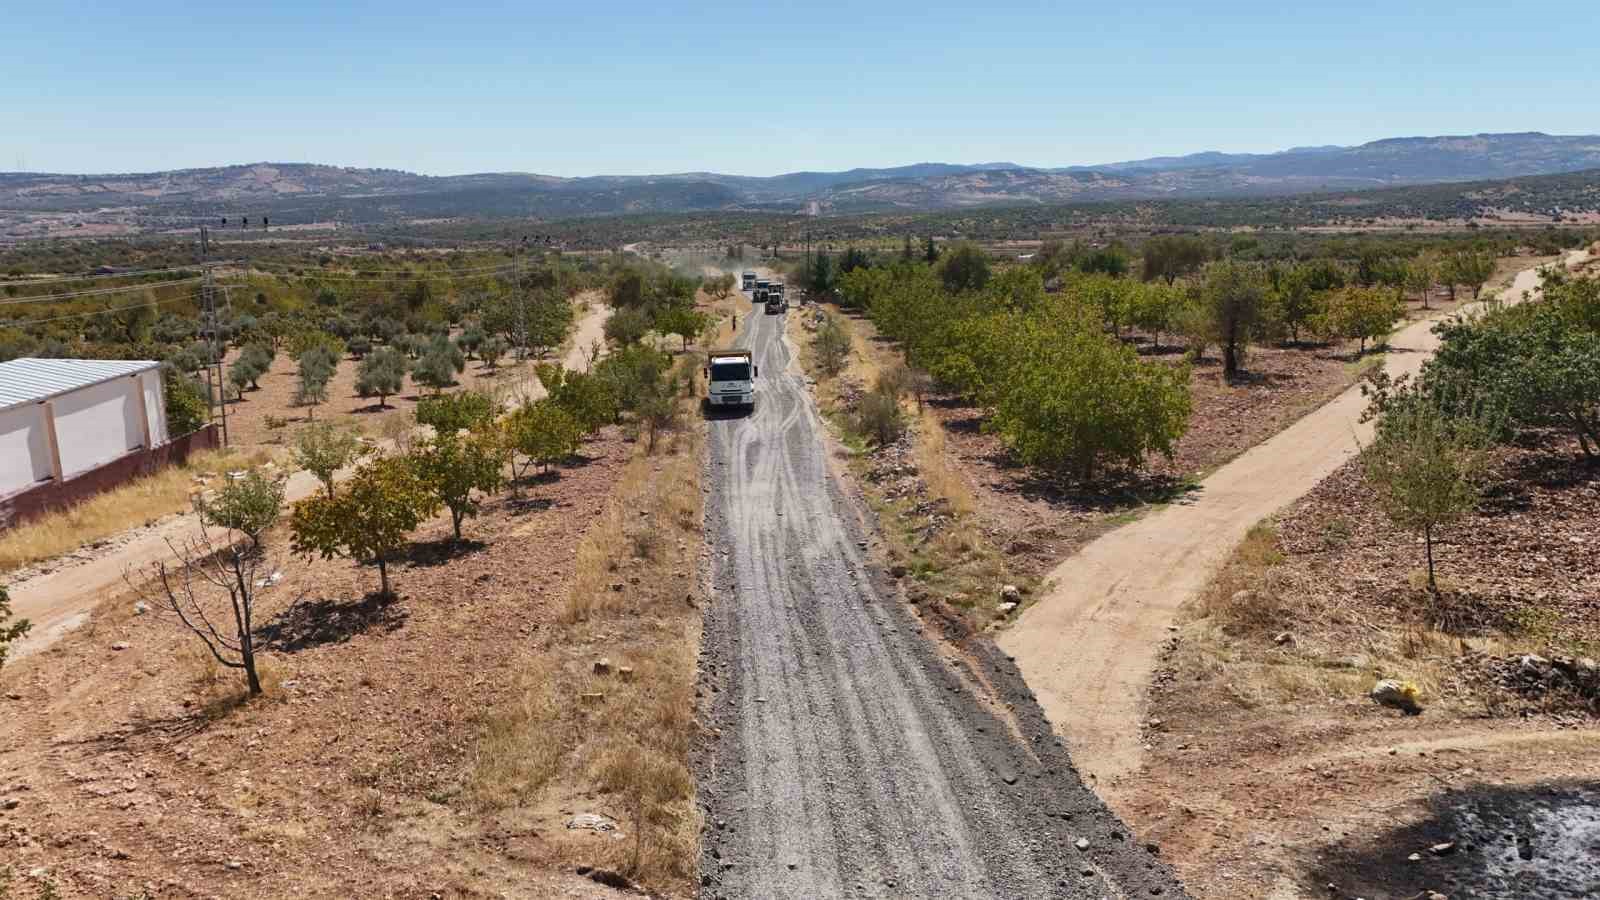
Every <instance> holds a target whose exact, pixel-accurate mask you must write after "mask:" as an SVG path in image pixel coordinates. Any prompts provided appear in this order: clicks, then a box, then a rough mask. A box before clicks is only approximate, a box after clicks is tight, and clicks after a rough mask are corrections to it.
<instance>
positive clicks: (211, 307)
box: [200, 225, 228, 447]
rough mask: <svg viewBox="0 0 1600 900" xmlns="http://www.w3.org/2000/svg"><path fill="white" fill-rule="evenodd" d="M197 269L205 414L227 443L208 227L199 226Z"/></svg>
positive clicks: (220, 349)
mask: <svg viewBox="0 0 1600 900" xmlns="http://www.w3.org/2000/svg"><path fill="white" fill-rule="evenodd" d="M200 269H201V273H202V274H203V275H204V279H203V280H202V281H201V283H200V339H201V340H202V341H204V342H205V345H206V356H207V359H206V413H207V418H208V419H210V421H211V422H212V423H213V424H217V423H218V422H220V423H221V426H222V446H224V447H226V446H228V398H227V395H225V394H224V393H223V391H224V390H226V387H225V385H226V382H224V381H223V380H222V357H223V355H224V354H223V351H222V347H221V346H220V342H219V341H218V340H217V335H218V333H219V331H220V329H219V328H218V325H217V295H216V285H215V283H214V282H213V280H212V275H211V229H209V228H207V227H206V226H204V225H201V226H200Z"/></svg>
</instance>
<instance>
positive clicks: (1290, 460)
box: [999, 251, 1586, 786]
mask: <svg viewBox="0 0 1600 900" xmlns="http://www.w3.org/2000/svg"><path fill="white" fill-rule="evenodd" d="M1585 257H1586V254H1585V253H1584V252H1583V251H1575V252H1574V253H1572V254H1570V255H1569V256H1568V258H1567V263H1568V264H1569V265H1570V264H1575V263H1577V262H1578V261H1580V260H1582V259H1584V258H1585ZM1538 285H1539V277H1538V271H1537V270H1536V269H1526V270H1524V271H1522V272H1519V273H1517V276H1516V278H1515V279H1514V280H1513V282H1512V284H1511V286H1510V287H1509V288H1508V289H1507V290H1506V291H1505V292H1504V294H1503V296H1504V297H1505V298H1506V299H1507V301H1509V302H1517V301H1518V300H1520V299H1521V298H1522V296H1523V294H1524V292H1527V293H1529V294H1536V293H1537V292H1538ZM1436 321H1437V319H1425V320H1422V321H1418V322H1415V323H1412V324H1411V325H1409V326H1407V327H1406V328H1404V329H1402V330H1400V331H1399V332H1397V333H1396V334H1395V335H1394V337H1393V338H1392V339H1391V341H1390V349H1389V353H1388V356H1387V357H1386V359H1385V361H1384V367H1385V368H1386V369H1387V370H1388V372H1389V374H1391V375H1394V376H1399V375H1401V374H1405V373H1416V372H1417V371H1418V370H1420V369H1421V368H1422V363H1423V362H1424V361H1425V360H1426V359H1427V358H1428V357H1429V356H1431V355H1432V354H1433V352H1434V350H1436V349H1437V348H1438V345H1439V339H1438V337H1437V336H1436V335H1434V334H1433V332H1432V328H1433V325H1434V322H1436ZM1365 408H1366V398H1364V397H1363V396H1362V395H1361V391H1360V388H1359V387H1354V388H1351V389H1349V390H1347V391H1345V392H1344V393H1343V394H1340V395H1339V396H1338V397H1337V398H1335V399H1334V400H1332V401H1331V402H1329V403H1328V404H1327V405H1325V406H1323V407H1321V408H1319V409H1317V410H1316V411H1314V412H1312V413H1310V414H1308V415H1306V416H1305V417H1304V418H1302V419H1301V420H1299V421H1298V422H1296V423H1295V424H1293V425H1291V426H1289V427H1288V428H1286V429H1285V430H1283V431H1282V432H1280V433H1279V434H1277V435H1276V436H1274V437H1273V438H1271V439H1269V440H1267V441H1265V442H1263V443H1261V444H1259V445H1257V446H1256V447H1254V448H1252V449H1251V450H1249V451H1248V452H1246V453H1244V454H1243V455H1241V456H1240V457H1238V458H1237V459H1235V460H1234V461H1233V462H1230V463H1228V464H1227V465H1225V466H1223V467H1222V468H1221V469H1219V470H1217V472H1216V473H1214V474H1213V475H1212V476H1211V477H1210V478H1207V479H1206V480H1205V481H1204V482H1203V483H1202V484H1201V485H1200V489H1199V491H1198V492H1197V493H1196V495H1195V496H1194V497H1192V498H1189V499H1186V500H1184V501H1182V502H1179V503H1175V504H1172V505H1171V506H1168V507H1166V508H1164V509H1162V510H1160V511H1158V512H1154V513H1151V514H1150V515H1147V516H1145V517H1144V518H1142V519H1140V520H1138V521H1136V522H1133V523H1131V524H1129V525H1125V526H1123V527H1121V528H1118V529H1117V530H1115V531H1112V532H1110V533H1109V534H1106V535H1105V536H1103V537H1101V538H1100V539H1098V540H1096V541H1094V542H1092V543H1090V544H1089V545H1088V546H1086V547H1084V548H1083V549H1082V550H1080V551H1078V552H1077V553H1076V554H1074V555H1073V556H1071V557H1069V558H1067V559H1066V560H1065V561H1063V562H1062V563H1061V564H1060V565H1059V566H1057V567H1056V568H1055V569H1054V570H1053V571H1052V572H1051V573H1050V575H1049V576H1048V578H1049V583H1051V584H1053V587H1052V588H1051V589H1050V591H1049V593H1048V594H1047V595H1045V596H1044V597H1043V598H1041V599H1040V600H1039V602H1038V603H1036V604H1034V605H1033V606H1031V607H1029V608H1028V609H1027V610H1025V611H1024V612H1023V614H1022V615H1021V616H1020V617H1019V618H1018V619H1017V621H1016V622H1015V623H1014V624H1013V625H1012V626H1011V627H1010V628H1009V629H1007V630H1006V631H1005V632H1003V633H1002V634H1001V635H1000V637H999V645H1000V647H1001V649H1003V650H1004V651H1005V652H1006V653H1007V654H1009V655H1011V656H1012V657H1014V658H1015V661H1016V664H1017V667H1018V668H1019V669H1020V670H1021V671H1022V674H1023V676H1024V677H1025V678H1026V679H1027V684H1028V686H1029V687H1030V688H1032V689H1033V690H1034V691H1035V692H1037V694H1038V696H1039V701H1040V703H1041V704H1043V706H1044V710H1045V713H1046V714H1047V715H1048V716H1049V718H1050V721H1051V722H1052V723H1053V724H1054V725H1055V727H1056V728H1057V729H1058V730H1059V731H1060V733H1061V734H1062V735H1064V736H1065V737H1066V739H1067V746H1068V747H1069V748H1070V749H1071V751H1072V758H1073V760H1074V761H1075V762H1076V763H1077V764H1078V766H1079V768H1080V770H1082V771H1083V772H1085V773H1088V774H1090V775H1092V776H1094V777H1095V778H1097V779H1099V783H1100V785H1101V786H1107V785H1109V784H1111V783H1114V781H1115V779H1117V778H1120V777H1121V776H1124V775H1127V774H1129V773H1131V772H1134V771H1137V769H1138V768H1139V764H1140V759H1141V749H1142V744H1141V742H1140V737H1139V725H1140V722H1141V721H1142V719H1143V716H1142V714H1141V713H1142V709H1143V705H1144V691H1145V688H1146V686H1147V685H1148V684H1149V681H1150V677H1151V675H1152V673H1153V672H1154V671H1155V666H1156V662H1157V659H1158V657H1159V654H1160V652H1161V647H1162V644H1163V642H1164V641H1165V639H1166V638H1167V636H1168V632H1167V626H1168V625H1169V624H1171V623H1172V621H1173V618H1174V616H1175V615H1176V613H1177V611H1178V608H1179V607H1180V606H1182V605H1183V604H1184V603H1185V602H1187V601H1188V600H1190V599H1191V598H1193V597H1195V596H1197V595H1198V594H1199V592H1200V591H1201V590H1202V589H1203V588H1204V587H1205V585H1206V583H1207V582H1208V581H1209V580H1210V578H1211V575H1212V573H1213V572H1214V571H1215V570H1216V568H1217V566H1218V565H1220V564H1221V563H1222V561H1223V560H1225V559H1227V557H1228V555H1229V554H1231V553H1232V552H1233V549H1234V548H1235V547H1236V546H1238V544H1239V542H1240V541H1241V540H1243V539H1244V536H1245V534H1246V533H1247V532H1248V531H1249V530H1250V528H1251V527H1252V526H1253V525H1255V524H1256V523H1257V522H1260V521H1261V520H1262V519H1264V518H1266V517H1267V516H1270V515H1272V514H1273V513H1275V512H1277V511H1278V510H1279V509H1282V508H1283V507H1284V506H1286V505H1288V504H1289V503H1292V502H1294V501H1295V500H1297V499H1299V498H1300V497H1302V496H1304V495H1305V494H1306V493H1307V492H1309V491H1310V490H1311V489H1312V488H1314V487H1316V486H1317V484H1318V482H1320V481H1322V479H1324V478H1326V477H1327V476H1328V475H1330V474H1332V472H1333V471H1334V470H1335V469H1337V468H1339V466H1341V465H1343V464H1344V463H1345V462H1346V461H1347V460H1349V459H1350V458H1351V457H1352V456H1353V455H1354V454H1355V453H1356V451H1357V449H1358V443H1357V442H1358V441H1360V440H1365V439H1366V437H1367V436H1368V435H1370V433H1371V425H1370V424H1368V425H1363V424H1361V422H1360V418H1361V413H1362V411H1363V410H1364V409H1365Z"/></svg>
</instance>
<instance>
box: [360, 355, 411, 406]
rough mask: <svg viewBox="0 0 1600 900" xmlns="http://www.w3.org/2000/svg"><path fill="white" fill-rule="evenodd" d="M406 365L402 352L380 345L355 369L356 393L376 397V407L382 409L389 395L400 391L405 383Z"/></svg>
mask: <svg viewBox="0 0 1600 900" xmlns="http://www.w3.org/2000/svg"><path fill="white" fill-rule="evenodd" d="M407 368H408V365H407V363H406V358H405V355H404V354H403V353H401V352H400V351H399V350H396V349H394V348H393V347H380V348H378V349H377V350H374V351H373V352H372V353H370V354H368V355H367V357H366V358H365V359H363V360H361V368H359V369H357V370H356V393H358V394H360V395H361V396H363V397H377V398H378V408H379V409H383V408H384V407H385V406H387V404H386V403H385V402H384V401H386V400H387V399H388V398H389V397H390V396H391V395H393V394H398V393H400V389H401V387H403V386H404V385H405V380H406V369H407Z"/></svg>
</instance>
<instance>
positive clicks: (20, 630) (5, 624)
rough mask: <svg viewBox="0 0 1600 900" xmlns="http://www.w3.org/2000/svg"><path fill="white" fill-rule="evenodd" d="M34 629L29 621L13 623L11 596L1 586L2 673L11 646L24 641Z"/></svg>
mask: <svg viewBox="0 0 1600 900" xmlns="http://www.w3.org/2000/svg"><path fill="white" fill-rule="evenodd" d="M32 629H33V624H32V623H31V622H29V621H28V620H27V619H17V620H15V621H12V613H11V594H10V592H8V591H7V590H6V587H5V585H0V671H4V669H5V667H6V656H7V655H9V654H10V653H11V645H12V644H13V643H15V642H17V641H20V640H22V638H23V636H24V635H26V634H27V633H28V632H29V631H31V630H32Z"/></svg>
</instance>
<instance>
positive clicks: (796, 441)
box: [697, 311, 1183, 898]
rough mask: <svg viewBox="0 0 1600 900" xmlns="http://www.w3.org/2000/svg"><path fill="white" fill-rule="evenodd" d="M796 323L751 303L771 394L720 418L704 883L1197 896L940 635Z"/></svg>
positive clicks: (843, 892)
mask: <svg viewBox="0 0 1600 900" xmlns="http://www.w3.org/2000/svg"><path fill="white" fill-rule="evenodd" d="M803 314H805V313H804V312H799V311H796V312H792V313H790V314H789V315H803ZM784 318H785V317H784V316H778V315H772V316H768V315H762V314H761V313H759V312H756V313H754V314H752V315H750V316H748V317H746V319H745V323H744V326H745V327H744V328H743V330H742V332H741V334H740V338H739V345H740V346H744V347H748V348H749V349H751V350H752V351H753V353H754V356H755V360H756V363H757V364H758V365H759V366H760V370H761V371H760V376H759V378H758V380H757V391H758V404H757V407H756V409H755V411H754V413H753V414H751V415H749V416H748V417H739V418H714V419H713V420H712V421H711V422H710V423H709V448H710V449H709V454H708V459H707V462H706V466H707V478H706V483H707V484H708V486H709V487H708V490H709V492H710V496H709V497H708V498H707V499H708V503H707V514H706V531H707V541H708V543H709V551H710V561H711V562H710V572H709V578H710V581H711V586H712V592H713V599H712V602H711V604H710V608H709V609H708V612H707V615H706V631H705V640H704V643H703V647H702V660H701V668H702V676H701V679H702V692H703V694H704V695H705V696H706V697H707V698H709V699H708V700H707V704H708V708H707V709H706V710H705V711H704V712H705V715H706V716H707V719H708V725H709V726H711V727H712V728H713V729H714V732H713V733H714V734H716V735H717V737H716V738H715V739H714V740H713V741H712V742H711V743H710V746H708V747H706V748H703V749H702V751H701V752H700V754H699V755H700V758H699V759H698V760H697V769H698V775H699V790H700V798H701V802H702V804H703V805H704V806H705V808H706V821H707V825H708V828H707V834H706V839H705V841H704V844H703V847H702V852H703V858H702V869H701V871H702V873H703V877H702V884H703V885H704V887H703V889H702V894H703V896H705V897H707V898H713V897H726V898H756V897H760V898H819V897H828V898H834V897H941V898H964V897H971V898H996V897H1017V898H1023V897H1026V898H1041V897H1074V898H1076V897H1089V898H1099V897H1104V896H1121V895H1123V894H1124V893H1125V894H1126V895H1127V896H1151V895H1152V893H1160V894H1162V895H1164V896H1168V897H1173V896H1178V897H1181V896H1183V892H1182V890H1181V888H1180V887H1179V886H1178V885H1177V883H1176V881H1175V880H1174V879H1173V876H1172V874H1171V873H1170V871H1169V870H1168V869H1167V868H1166V866H1165V865H1164V864H1162V863H1161V862H1160V861H1159V858H1158V857H1157V856H1155V855H1154V854H1152V853H1151V852H1150V851H1148V850H1147V849H1145V848H1144V847H1143V846H1141V845H1138V844H1137V843H1136V842H1134V841H1133V839H1132V836H1131V835H1130V834H1129V833H1128V831H1127V829H1126V828H1124V827H1123V826H1122V824H1121V823H1120V822H1118V821H1117V820H1116V818H1115V817H1114V816H1113V815H1112V814H1111V813H1110V812H1108V811H1107V810H1106V808H1105V807H1104V805H1103V804H1101V802H1100V801H1099V799H1098V798H1097V797H1096V796H1095V795H1094V794H1093V792H1091V791H1089V790H1088V789H1087V788H1085V787H1084V785H1083V784H1082V782H1081V781H1080V780H1079V779H1078V777H1077V775H1076V774H1075V773H1074V771H1073V770H1072V768H1071V764H1070V763H1069V761H1068V760H1067V758H1066V755H1065V752H1064V750H1063V749H1062V748H1061V746H1060V743H1059V742H1058V741H1057V740H1056V739H1055V738H1054V736H1053V735H1052V734H1051V733H1050V730H1049V726H1048V724H1047V722H1046V721H1045V720H1044V718H1043V715H1042V713H1041V711H1040V710H1039V709H1038V707H1037V706H1036V705H1035V704H1034V703H1033V701H1032V699H1031V698H1030V697H1029V695H1028V694H1027V693H1026V689H1025V688H1023V687H1022V684H1021V681H1020V679H1019V677H1018V675H1017V672H1016V670H1015V668H1014V667H1012V666H1010V665H1009V663H1007V662H1006V661H1005V659H1004V657H1002V656H1001V655H1000V654H998V653H996V652H995V651H994V649H993V645H992V644H990V643H989V642H988V641H987V640H986V639H983V638H975V639H971V640H969V641H967V642H966V643H965V645H964V646H963V647H962V648H961V650H960V652H957V651H955V650H952V649H950V648H949V647H946V646H944V645H938V644H936V643H935V642H934V641H933V640H931V639H930V638H929V637H928V636H926V635H925V634H924V633H923V626H922V623H921V622H920V621H919V620H918V619H917V617H916V616H915V615H914V614H912V613H911V612H910V610H909V607H908V606H907V605H906V604H905V603H904V602H903V601H902V600H901V599H900V596H899V593H898V591H897V590H895V588H894V586H893V582H892V581H890V580H889V579H887V578H886V576H885V575H884V573H883V571H882V569H881V568H880V567H879V566H878V565H877V564H875V563H874V562H873V561H872V560H871V558H870V555H869V552H868V550H867V547H868V546H869V545H870V543H871V540H870V538H871V533H872V532H871V529H870V528H869V527H866V526H864V525H863V523H862V519H861V515H862V513H861V505H860V501H859V498H858V497H857V496H856V495H855V494H853V493H851V492H849V491H848V490H847V489H846V487H845V486H844V484H843V482H841V480H839V479H838V478H837V477H835V474H834V473H833V472H831V471H830V464H829V459H828V454H829V450H828V444H827V442H826V441H825V439H824V437H823V434H822V424H821V421H820V419H819V417H818V415H817V412H816V409H815V407H814V406H813V404H812V401H811V399H810V395H809V394H808V392H807V390H806V385H805V379H804V377H803V376H802V375H801V374H800V372H799V371H798V368H797V367H796V366H795V365H794V364H793V359H792V355H791V350H790V347H789V344H788V343H787V341H786V340H785V337H784V333H783V328H784V325H783V322H784ZM974 684H977V685H983V687H982V688H980V689H977V690H973V689H971V687H972V685H974ZM1080 838H1081V839H1085V840H1086V844H1085V848H1084V849H1079V847H1078V846H1077V843H1078V841H1079V839H1080ZM1154 888H1159V891H1153V890H1152V889H1154Z"/></svg>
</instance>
